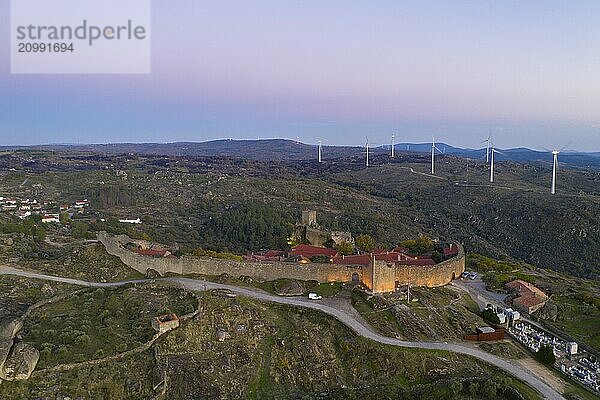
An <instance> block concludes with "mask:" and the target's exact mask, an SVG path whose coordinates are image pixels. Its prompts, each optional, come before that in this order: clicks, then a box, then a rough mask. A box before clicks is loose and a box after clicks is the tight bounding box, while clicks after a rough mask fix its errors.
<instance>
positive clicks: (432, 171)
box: [431, 137, 441, 175]
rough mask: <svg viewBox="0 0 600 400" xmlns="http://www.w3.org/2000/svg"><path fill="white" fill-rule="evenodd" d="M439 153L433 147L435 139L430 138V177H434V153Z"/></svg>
mask: <svg viewBox="0 0 600 400" xmlns="http://www.w3.org/2000/svg"><path fill="white" fill-rule="evenodd" d="M436 150H437V151H438V152H439V153H441V151H440V149H438V148H437V147H436V146H435V137H432V138H431V175H435V151H436Z"/></svg>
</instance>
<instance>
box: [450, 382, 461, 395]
mask: <svg viewBox="0 0 600 400" xmlns="http://www.w3.org/2000/svg"><path fill="white" fill-rule="evenodd" d="M462 390H463V385H462V383H461V382H459V381H452V383H451V384H450V392H452V396H453V398H456V397H458V395H459V394H460V392H462Z"/></svg>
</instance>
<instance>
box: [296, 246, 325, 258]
mask: <svg viewBox="0 0 600 400" xmlns="http://www.w3.org/2000/svg"><path fill="white" fill-rule="evenodd" d="M290 254H292V255H295V256H302V257H306V258H310V257H314V256H326V257H333V256H335V255H336V254H337V250H334V249H328V248H325V247H317V246H310V245H307V244H300V245H298V246H296V247H294V248H293V249H292V251H291V252H290Z"/></svg>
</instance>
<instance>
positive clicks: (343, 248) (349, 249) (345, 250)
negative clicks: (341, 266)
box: [336, 242, 354, 256]
mask: <svg viewBox="0 0 600 400" xmlns="http://www.w3.org/2000/svg"><path fill="white" fill-rule="evenodd" d="M336 250H337V251H338V253H340V254H341V255H344V256H347V255H349V254H352V253H354V246H352V243H350V242H341V243H340V244H338V245H337V249H336Z"/></svg>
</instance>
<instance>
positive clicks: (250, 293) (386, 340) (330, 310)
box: [0, 266, 564, 400]
mask: <svg viewBox="0 0 600 400" xmlns="http://www.w3.org/2000/svg"><path fill="white" fill-rule="evenodd" d="M0 275H16V276H21V277H26V278H32V279H41V280H46V281H54V282H62V283H68V284H72V285H77V286H84V287H118V286H123V285H128V284H132V283H144V282H149V281H151V280H149V279H140V280H128V281H122V282H109V283H96V282H86V281H82V280H78V279H71V278H63V277H58V276H49V275H43V274H38V273H35V272H29V271H24V270H20V269H16V268H11V267H5V266H0ZM155 281H165V282H174V283H177V284H180V285H182V286H183V287H185V288H187V289H189V290H193V291H204V290H212V289H229V290H231V291H232V292H234V293H236V294H238V295H240V296H247V297H251V298H254V299H257V300H260V301H265V302H271V303H279V304H285V305H290V306H297V307H305V308H311V309H314V310H319V311H322V312H324V313H326V314H329V315H331V316H333V317H334V318H336V319H337V320H338V321H340V322H342V323H343V324H345V325H346V326H348V327H349V328H351V329H352V330H353V331H354V332H356V333H357V334H358V335H360V336H363V337H365V338H368V339H371V340H373V341H376V342H379V343H383V344H387V345H390V346H399V347H408V348H418V349H428V350H444V351H450V352H453V353H459V354H466V355H469V356H472V357H475V358H477V359H480V360H482V361H485V362H487V363H489V364H491V365H494V366H496V367H497V368H500V369H502V370H504V371H506V372H508V373H510V374H512V375H513V376H515V377H516V378H518V379H520V380H522V381H525V382H527V383H528V384H529V385H531V386H532V387H533V388H535V389H536V390H537V391H538V392H540V393H541V394H542V396H544V398H546V399H563V400H564V398H563V397H562V396H561V395H560V393H558V392H557V391H556V390H554V389H553V388H551V387H550V386H548V385H547V384H546V383H544V382H543V381H542V380H540V379H539V378H538V377H537V376H535V375H533V374H532V373H531V372H529V371H527V370H525V369H524V368H522V367H521V366H519V365H516V364H514V363H512V362H510V361H508V360H505V359H502V358H499V357H496V356H494V355H492V354H489V353H486V352H484V351H482V350H479V349H477V348H472V347H468V346H465V345H462V344H458V343H446V342H443V343H439V342H409V341H404V340H399V339H394V338H390V337H386V336H382V335H380V334H379V333H377V332H375V331H374V330H373V329H372V328H371V327H369V326H368V324H367V323H366V322H364V321H363V320H362V318H360V316H358V315H356V314H353V313H350V312H348V311H343V310H340V309H338V308H334V307H331V306H329V305H326V304H323V303H322V302H315V301H311V300H308V299H304V298H289V297H279V296H274V295H271V294H268V293H266V292H263V291H260V290H258V289H252V288H243V287H237V286H230V285H224V284H219V283H213V282H208V281H199V280H194V279H188V278H161V279H156V280H155Z"/></svg>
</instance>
